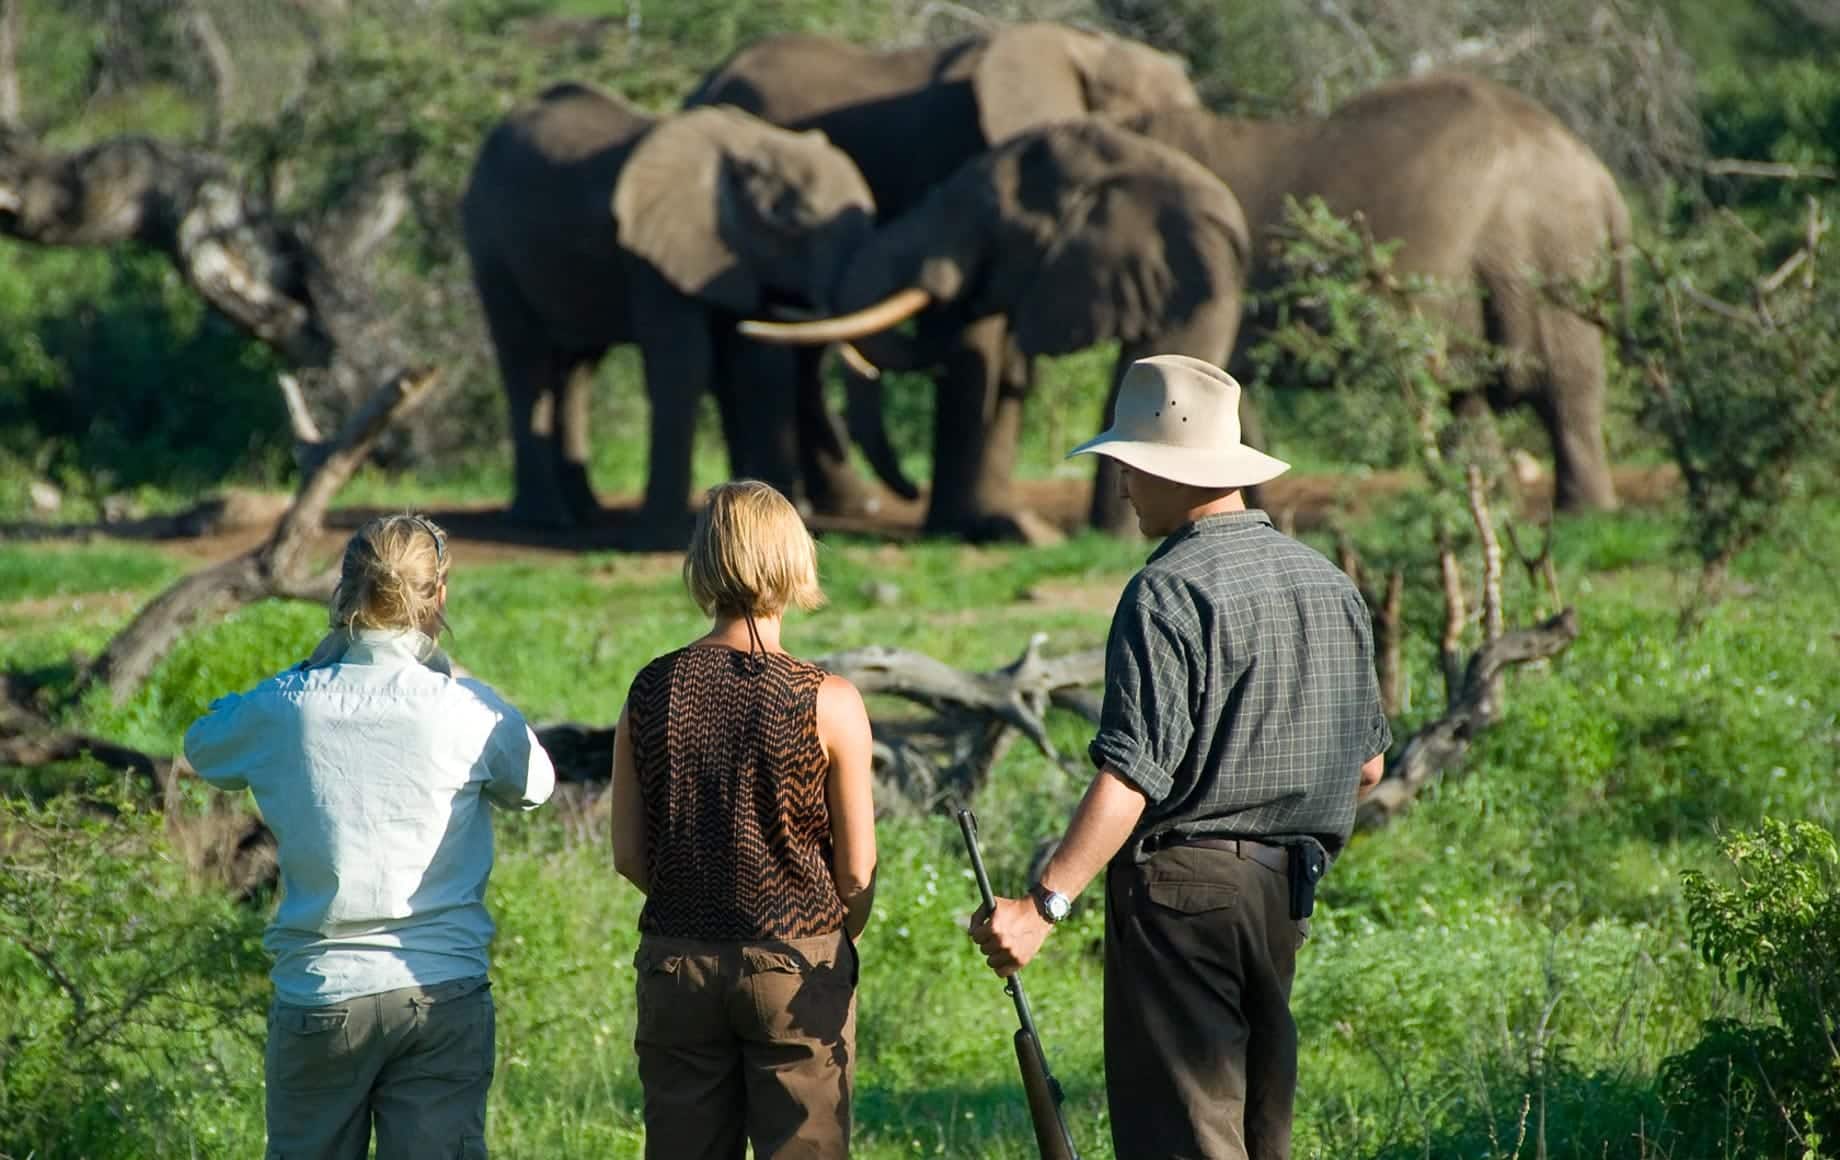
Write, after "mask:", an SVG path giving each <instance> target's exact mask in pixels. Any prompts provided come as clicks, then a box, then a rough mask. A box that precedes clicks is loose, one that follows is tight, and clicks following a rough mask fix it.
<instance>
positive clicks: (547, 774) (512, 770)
mask: <svg viewBox="0 0 1840 1160" xmlns="http://www.w3.org/2000/svg"><path fill="white" fill-rule="evenodd" d="M486 770H487V774H488V776H489V780H488V781H487V783H486V787H485V795H486V797H487V798H488V799H490V800H491V801H492V803H493V804H494V805H499V806H503V807H504V808H506V809H510V810H534V809H536V808H537V807H538V806H540V805H542V804H543V803H544V802H546V801H548V800H549V796H550V794H551V793H553V792H555V789H556V767H555V765H554V764H553V763H551V761H550V759H549V753H548V752H547V751H545V750H544V748H543V743H542V742H540V741H538V740H537V735H536V734H535V733H533V732H531V729H530V726H529V725H526V724H525V723H524V719H523V718H522V717H520V716H518V715H517V714H516V713H515V712H514V713H510V714H508V715H506V716H504V717H501V718H500V719H499V722H498V726H497V728H495V729H493V730H492V742H491V745H490V747H489V751H488V752H487V754H486Z"/></svg>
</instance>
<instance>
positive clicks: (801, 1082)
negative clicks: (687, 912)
mask: <svg viewBox="0 0 1840 1160" xmlns="http://www.w3.org/2000/svg"><path fill="white" fill-rule="evenodd" d="M633 965H634V966H635V967H637V968H638V976H639V977H638V982H637V984H636V986H637V991H638V1006H639V1012H638V1031H637V1033H636V1034H635V1035H634V1037H633V1046H634V1048H635V1049H637V1051H638V1054H639V1081H640V1083H641V1085H642V1086H643V1087H644V1089H645V1155H646V1157H647V1160H739V1157H741V1156H742V1155H744V1153H745V1151H746V1148H747V1145H748V1142H749V1141H752V1142H753V1145H754V1156H755V1158H756V1160H769V1158H773V1160H832V1158H834V1157H847V1156H848V1155H849V1154H850V1091H851V1087H852V1086H853V1084H854V1082H855V1071H856V974H857V959H856V948H855V947H854V946H852V945H851V944H850V941H849V939H848V938H846V937H845V936H844V934H843V932H842V931H837V932H836V933H834V934H827V935H819V936H817V937H814V938H806V939H787V940H783V941H772V942H749V943H739V942H703V941H699V940H695V939H679V938H663V937H660V936H657V935H645V936H644V937H642V938H641V939H640V940H639V950H638V953H637V954H636V955H635V956H634V958H633Z"/></svg>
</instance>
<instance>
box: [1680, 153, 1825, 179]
mask: <svg viewBox="0 0 1840 1160" xmlns="http://www.w3.org/2000/svg"><path fill="white" fill-rule="evenodd" d="M1700 168H1701V169H1702V170H1704V171H1705V172H1707V173H1710V174H1712V175H1713V176H1714V177H1767V178H1773V179H1777V180H1782V181H1833V180H1834V179H1835V178H1836V177H1840V173H1837V172H1835V171H1834V169H1832V168H1831V167H1829V166H1826V165H1790V164H1787V163H1785V162H1781V161H1747V160H1745V159H1743V158H1741V157H1713V158H1708V159H1707V160H1706V161H1703V162H1701V163H1700Z"/></svg>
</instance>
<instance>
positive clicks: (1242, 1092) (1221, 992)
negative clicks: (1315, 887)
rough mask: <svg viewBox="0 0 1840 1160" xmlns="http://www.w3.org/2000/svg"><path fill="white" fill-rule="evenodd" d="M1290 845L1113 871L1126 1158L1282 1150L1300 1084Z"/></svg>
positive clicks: (1262, 1157) (1218, 850)
mask: <svg viewBox="0 0 1840 1160" xmlns="http://www.w3.org/2000/svg"><path fill="white" fill-rule="evenodd" d="M1284 857H1285V855H1284V852H1283V851H1282V850H1279V849H1277V848H1274V847H1270V846H1262V845H1258V844H1255V843H1241V842H1226V841H1218V840H1216V841H1209V842H1207V843H1205V844H1191V845H1183V846H1172V847H1169V848H1167V849H1163V850H1160V851H1158V852H1156V853H1154V854H1152V855H1151V856H1150V858H1149V860H1148V861H1145V862H1142V863H1133V862H1132V861H1131V860H1130V858H1129V857H1128V856H1126V857H1121V858H1118V859H1116V860H1114V861H1113V862H1112V864H1111V866H1110V868H1109V869H1108V870H1107V872H1106V899H1105V901H1106V907H1105V1090H1106V1097H1107V1104H1108V1107H1109V1108H1110V1111H1111V1121H1112V1144H1113V1147H1114V1148H1115V1149H1116V1151H1117V1155H1118V1160H1151V1158H1155V1160H1284V1158H1285V1157H1288V1156H1289V1155H1290V1150H1291V1106H1292V1102H1293V1100H1294V1098H1295V1096H1296V1091H1297V1025H1296V1023H1295V1022H1293V1021H1292V1019H1291V1010H1290V995H1291V977H1292V975H1293V974H1294V973H1295V970H1296V965H1297V947H1298V946H1299V945H1300V944H1301V943H1302V942H1303V939H1304V937H1305V931H1306V930H1307V927H1306V925H1305V923H1303V922H1298V921H1294V920H1293V919H1292V918H1291V917H1290V890H1289V885H1288V883H1287V881H1286V879H1285V875H1284V869H1283V867H1284Z"/></svg>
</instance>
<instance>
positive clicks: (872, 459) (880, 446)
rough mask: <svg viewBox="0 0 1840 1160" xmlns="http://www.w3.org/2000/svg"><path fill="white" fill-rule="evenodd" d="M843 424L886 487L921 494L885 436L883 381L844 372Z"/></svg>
mask: <svg viewBox="0 0 1840 1160" xmlns="http://www.w3.org/2000/svg"><path fill="white" fill-rule="evenodd" d="M843 382H844V388H845V391H846V396H845V398H846V402H845V404H844V425H845V426H846V427H847V428H848V430H849V433H850V438H851V439H852V440H854V441H855V443H856V446H858V447H860V448H861V449H862V453H863V457H864V458H866V459H867V460H868V461H869V466H870V467H872V468H874V469H875V474H876V477H877V478H878V479H880V480H881V481H882V482H883V483H884V484H886V485H887V486H888V490H889V491H892V492H894V493H895V494H896V495H898V496H900V497H901V498H902V499H906V500H913V499H919V498H920V488H919V487H918V486H916V485H915V483H914V481H913V480H912V479H910V478H909V477H908V475H907V473H906V472H904V471H902V470H901V457H900V456H899V455H898V454H896V452H895V449H894V444H893V442H891V441H890V440H889V438H888V421H887V414H886V411H885V409H884V407H883V405H882V401H883V391H882V384H881V383H880V382H879V381H877V380H875V379H870V378H867V377H865V376H863V375H859V374H855V373H852V372H846V373H845V374H844V376H843Z"/></svg>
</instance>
